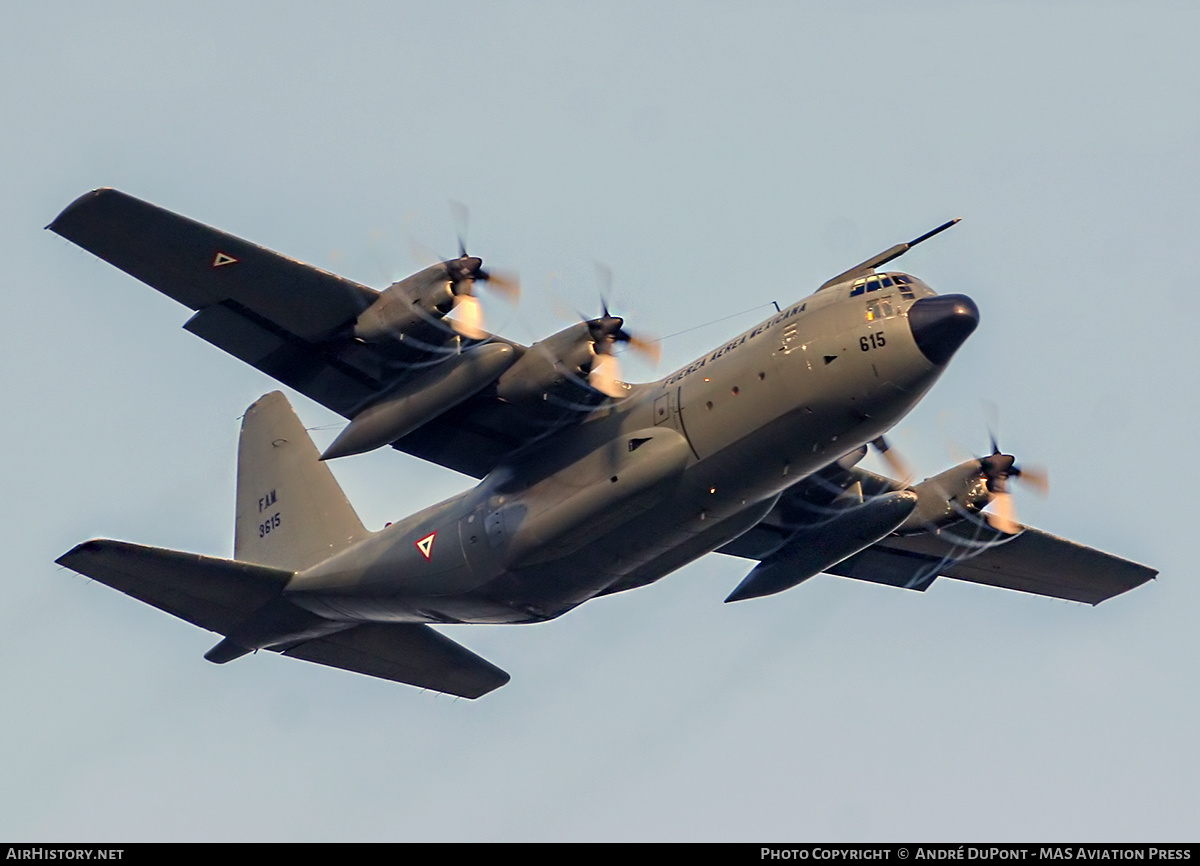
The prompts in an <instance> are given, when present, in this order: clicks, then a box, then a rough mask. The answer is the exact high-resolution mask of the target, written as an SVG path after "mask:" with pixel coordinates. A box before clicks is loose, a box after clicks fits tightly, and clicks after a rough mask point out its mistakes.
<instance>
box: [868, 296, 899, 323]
mask: <svg viewBox="0 0 1200 866" xmlns="http://www.w3.org/2000/svg"><path fill="white" fill-rule="evenodd" d="M894 315H896V310H895V308H894V307H893V306H892V296H891V295H887V296H885V297H882V298H874V299H872V300H870V301H867V321H868V322H877V321H879V320H880V319H887V318H890V317H892V316H894Z"/></svg>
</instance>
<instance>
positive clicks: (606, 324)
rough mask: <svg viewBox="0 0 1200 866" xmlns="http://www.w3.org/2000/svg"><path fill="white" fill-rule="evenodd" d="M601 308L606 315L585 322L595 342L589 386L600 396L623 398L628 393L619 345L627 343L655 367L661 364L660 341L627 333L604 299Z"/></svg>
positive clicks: (593, 343) (623, 323) (619, 318)
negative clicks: (617, 353) (626, 391)
mask: <svg viewBox="0 0 1200 866" xmlns="http://www.w3.org/2000/svg"><path fill="white" fill-rule="evenodd" d="M601 307H602V309H603V314H602V315H601V316H600V317H599V318H597V319H589V320H587V322H586V324H587V327H588V336H589V337H590V339H591V341H592V353H593V354H594V355H595V356H596V357H595V360H593V361H592V366H591V372H590V373H588V384H589V385H591V386H592V387H593V388H595V389H596V390H597V391H599V392H600V393H601V394H605V395H607V396H609V397H621V396H623V395H624V393H625V390H624V388H623V387H622V385H621V381H622V380H621V365H620V363H619V362H618V361H617V357H616V351H615V350H616V345H617V343H625V344H626V345H628V346H629V348H630V349H632V350H634V351H635V352H637V353H638V354H640V355H642V356H643V357H644V358H646V360H648V361H650V362H651V363H652V364H657V363H658V360H659V357H660V356H661V353H662V350H661V348H660V346H659V342H658V340H652V339H649V338H647V337H639V336H637V335H635V334H631V333H630V332H629V331H627V330H625V320H624V319H622V318H621V317H620V316H614V315H612V314H611V313H610V312H609V311H608V303H607V302H606V301H604V299H603V298H601Z"/></svg>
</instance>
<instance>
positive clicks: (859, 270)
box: [817, 217, 962, 292]
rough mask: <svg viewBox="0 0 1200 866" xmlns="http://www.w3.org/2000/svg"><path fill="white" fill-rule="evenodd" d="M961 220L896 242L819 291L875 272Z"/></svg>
mask: <svg viewBox="0 0 1200 866" xmlns="http://www.w3.org/2000/svg"><path fill="white" fill-rule="evenodd" d="M961 220H962V217H955V218H954V219H952V220H950V221H949V222H944V223H942V224H941V225H940V226H938V227H937V228H935V229H932V230H930V231H927V232H925V234H923V235H921V236H920V237H917V238H913V239H912V240H911V241H909V242H908V243H906V244H896V245H895V246H894V247H891V248H889V249H886V250H884V251H883V252H881V253H879V255H876V256H872V257H871V258H869V259H867V260H866V261H865V262H862V263H860V264H857V265H855V266H854V267H852V268H850V270H848V271H842V272H841V273H840V274H838V275H837V276H836V277H834V278H833V279H831V280H826V281H825V282H823V283H822V284H821V288H820V289H817V291H818V292H819V291H821V289H827V288H829V287H830V286H834V285H837V284H838V283H841V282H844V281H845V280H849V279H853V278H854V277H861V276H864V275H866V274H870V273H874V271H875V269H876V268H877V267H879V266H880V265H886V264H887V263H888V262H890V261H891V260H892V259H897V258H899V257H900V256H902V255H904V254H905V253H906V252H908V251H909V250H911V249H912V248H913V247H915V246H916V245H917V244H919V243H922V242H924V241H927V240H929V239H930V238H931V237H933V236H934V235H938V234H941V233H942V232H944V231H945V230H946V229H948V228H950V226H952V225H955V224H957V223H958V222H960V221H961Z"/></svg>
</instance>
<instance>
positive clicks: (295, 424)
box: [233, 391, 370, 571]
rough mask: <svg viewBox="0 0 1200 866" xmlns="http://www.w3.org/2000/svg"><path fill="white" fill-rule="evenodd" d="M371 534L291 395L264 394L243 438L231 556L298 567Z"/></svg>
mask: <svg viewBox="0 0 1200 866" xmlns="http://www.w3.org/2000/svg"><path fill="white" fill-rule="evenodd" d="M368 535H370V533H369V532H367V530H366V529H365V528H364V527H363V525H362V521H361V520H359V519H358V515H357V514H356V513H355V512H354V508H353V507H352V506H351V505H350V503H349V501H348V500H347V499H346V494H344V493H343V492H342V488H341V487H340V486H339V485H338V483H337V480H336V479H334V477H333V473H332V472H330V471H329V467H328V466H327V465H326V464H324V463H322V462H321V460H320V455H319V454H318V453H317V448H316V446H315V445H314V444H313V441H312V439H310V438H309V436H308V433H307V432H306V431H305V429H304V426H303V425H302V424H301V423H300V419H299V418H297V417H296V413H295V412H294V411H293V410H292V406H291V404H290V403H289V402H288V400H287V398H286V397H284V396H283V394H281V393H280V392H278V391H272V392H271V393H270V394H267V395H265V396H263V397H260V398H259V399H258V400H257V401H256V402H255V403H254V404H253V405H251V406H250V408H249V409H247V410H246V415H245V417H244V418H243V419H242V436H241V439H240V440H239V441H238V472H237V520H236V524H235V528H234V546H233V556H234V559H237V560H240V561H242V562H253V563H257V564H258V565H268V566H271V567H272V568H282V569H287V570H290V571H301V570H303V569H305V568H308V567H309V566H311V565H315V564H316V563H318V562H320V561H321V560H323V559H326V558H328V557H330V556H332V555H333V554H335V553H337V552H338V551H340V550H342V549H343V548H345V547H348V546H349V545H351V544H353V543H354V542H356V541H358V540H359V539H361V538H365V537H366V536H368Z"/></svg>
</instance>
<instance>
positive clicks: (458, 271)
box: [411, 201, 521, 340]
mask: <svg viewBox="0 0 1200 866" xmlns="http://www.w3.org/2000/svg"><path fill="white" fill-rule="evenodd" d="M450 210H451V213H452V215H453V218H454V222H455V225H456V232H455V234H456V236H457V238H458V258H456V259H448V260H446V261H443V262H442V265H443V266H444V267H445V268H446V273H447V275H448V277H449V279H450V291H451V292H452V293H453V294H454V306H453V307H452V308H451V311H450V314H451V316H453V318H448V319H446V321H447V322H449V323H450V327H452V328H453V329H454V330H455V331H456V332H457V333H459V334H461V335H462V336H464V337H466V338H467V339H470V340H482V339H483V338H484V337H486V336H487V331H485V330H484V328H483V307H482V305H481V304H480V303H479V298H478V297H476V295H475V284H476V283H477V282H479V283H487V286H488V288H489V289H490V290H491V291H492V292H494V293H495V294H496V295H498V296H499V297H501V298H503V299H504V300H505V301H507V302H508V303H510V304H514V305H515V304H516V303H517V301H519V300H520V298H521V281H520V279H519V278H518V277H517V275H516V274H515V273H513V272H511V271H495V270H484V268H483V259H481V258H479V257H478V256H473V255H470V254H469V253H468V252H467V241H466V235H467V231H466V226H467V222H468V220H469V217H470V214H469V212H468V211H467V207H466V205H464V204H462V203H461V202H456V201H451V202H450ZM411 243H412V246H413V248H414V250H415V251H416V252H415V253H414V255H415V256H416V257H417V258H418V260H419V259H422V258H426V259H429V258H431V259H433V260H434V261H440V260H441V257H440V256H437V255H435V254H432V253H431V252H430V251H429V250H426V249H424V248H423V247H422V246H421V245H419V244H417V243H416V242H415V241H412V242H411Z"/></svg>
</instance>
